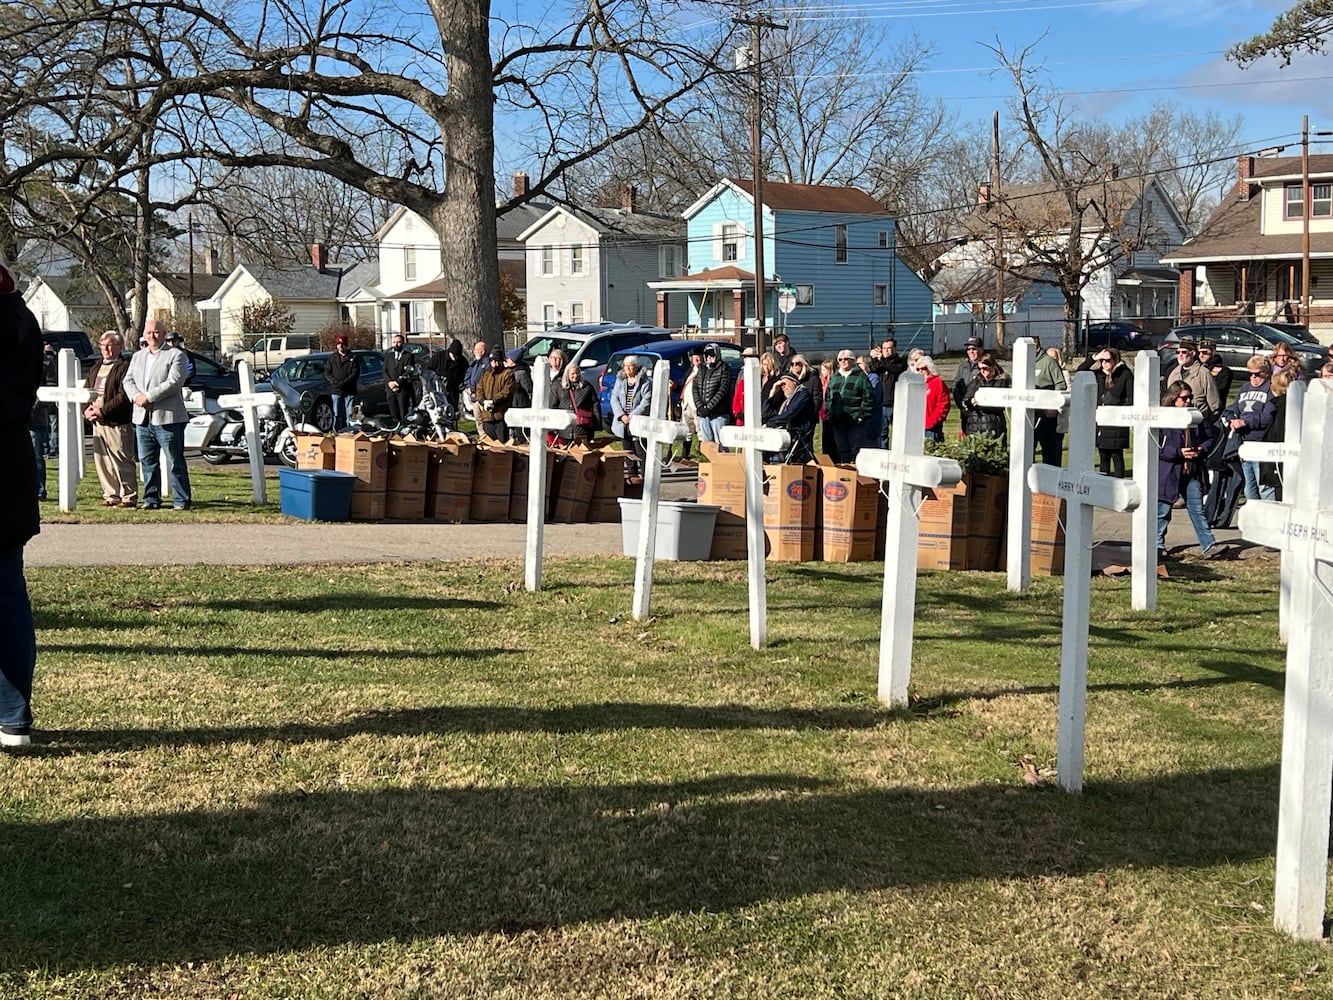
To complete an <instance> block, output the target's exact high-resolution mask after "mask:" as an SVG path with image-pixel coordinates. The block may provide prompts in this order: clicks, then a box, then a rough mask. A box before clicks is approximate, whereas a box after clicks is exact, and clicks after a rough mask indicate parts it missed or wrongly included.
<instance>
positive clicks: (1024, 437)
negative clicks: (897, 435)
mask: <svg viewBox="0 0 1333 1000" xmlns="http://www.w3.org/2000/svg"><path fill="white" fill-rule="evenodd" d="M1035 351H1036V344H1034V343H1033V341H1032V340H1031V339H1030V338H1028V337H1020V338H1019V339H1018V340H1016V341H1014V364H1013V372H1012V374H1011V376H1010V382H1011V386H1010V388H1008V389H1003V388H999V387H995V388H981V389H978V390H977V393H976V397H975V398H976V402H977V405H978V406H994V407H1004V408H1005V409H1008V410H1012V411H1013V414H1014V415H1013V419H1011V420H1010V421H1009V513H1008V518H1009V523H1008V526H1007V528H1006V531H1007V533H1008V541H1007V544H1006V548H1007V551H1008V553H1009V554H1008V557H1007V558H1008V561H1009V567H1008V569H1009V589H1010V590H1027V589H1028V587H1029V586H1030V585H1031V583H1032V563H1031V557H1030V556H1029V553H1028V550H1029V549H1030V548H1031V546H1032V490H1031V488H1030V487H1029V486H1028V480H1027V471H1028V467H1029V466H1030V465H1032V444H1033V440H1034V433H1033V421H1032V414H1033V411H1035V410H1040V411H1043V412H1044V411H1046V410H1063V409H1064V408H1065V407H1066V406H1067V405H1068V404H1069V393H1067V392H1062V391H1061V390H1059V389H1034V388H1033V383H1035V382H1036V368H1035V365H1036V355H1035Z"/></svg>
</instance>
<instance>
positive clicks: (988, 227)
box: [973, 41, 1161, 353]
mask: <svg viewBox="0 0 1333 1000" xmlns="http://www.w3.org/2000/svg"><path fill="white" fill-rule="evenodd" d="M988 47H989V48H990V49H991V51H992V52H994V53H995V56H996V59H997V61H998V63H999V70H998V72H1000V73H1002V74H1003V75H1006V76H1008V77H1009V78H1010V79H1011V80H1012V82H1013V84H1014V88H1015V90H1016V95H1015V97H1014V98H1013V101H1012V110H1013V117H1014V121H1015V124H1016V125H1017V127H1018V130H1019V132H1020V134H1021V136H1022V140H1023V143H1024V144H1025V145H1026V147H1027V149H1028V150H1029V151H1030V152H1031V154H1032V156H1033V157H1034V160H1035V163H1036V164H1037V168H1038V174H1037V180H1036V182H1035V183H1033V184H1028V185H1025V186H1023V187H1022V188H1018V189H1016V188H1015V186H1014V185H1009V186H1008V187H1007V188H1002V191H1001V197H999V198H998V199H993V200H992V202H991V203H990V204H989V206H988V208H987V211H986V212H985V213H981V214H977V215H974V217H973V225H974V226H975V234H976V236H977V238H979V239H990V240H991V241H992V242H993V241H994V239H995V237H994V235H993V229H992V227H993V226H994V225H995V223H996V222H997V221H998V223H999V225H998V228H999V230H1000V232H1001V234H1002V235H1001V237H1000V239H1001V246H1000V247H999V248H998V252H996V251H995V250H992V260H994V261H995V262H996V264H997V266H999V267H1000V268H1001V269H1002V270H1004V271H1006V272H1008V273H1011V274H1015V275H1018V276H1020V277H1023V278H1026V279H1029V280H1032V279H1035V280H1041V281H1046V282H1048V283H1050V284H1052V285H1054V286H1055V287H1056V288H1057V289H1059V291H1060V295H1061V298H1062V299H1063V305H1064V349H1065V352H1066V353H1073V350H1074V341H1075V336H1076V332H1077V329H1078V323H1079V319H1080V315H1081V312H1082V301H1083V296H1084V292H1085V290H1086V289H1087V288H1088V286H1089V284H1090V283H1091V282H1092V281H1093V280H1094V279H1095V278H1096V277H1097V275H1098V274H1099V273H1101V272H1102V271H1103V269H1106V268H1110V267H1112V266H1113V265H1115V264H1116V263H1117V262H1118V261H1119V260H1121V259H1122V258H1123V257H1124V256H1126V255H1127V254H1129V253H1132V252H1133V251H1135V250H1140V249H1143V248H1145V247H1147V246H1150V245H1152V244H1153V243H1154V242H1155V241H1158V240H1160V238H1161V234H1160V232H1159V231H1158V230H1157V227H1156V221H1155V218H1154V216H1153V215H1152V214H1151V213H1150V212H1146V211H1144V210H1143V208H1142V203H1141V195H1142V193H1143V189H1144V187H1145V186H1146V185H1147V184H1148V183H1149V182H1150V181H1151V178H1145V177H1130V178H1121V177H1120V176H1119V168H1118V166H1117V164H1118V162H1119V161H1118V157H1119V155H1120V152H1121V150H1120V148H1119V144H1118V142H1117V141H1116V135H1115V133H1114V131H1113V130H1111V129H1108V128H1106V127H1105V126H1102V125H1100V124H1095V123H1089V122H1085V121H1080V120H1078V119H1076V118H1073V117H1071V116H1070V115H1068V114H1067V113H1066V112H1065V109H1064V107H1063V104H1062V102H1061V101H1060V99H1059V98H1058V97H1056V96H1054V95H1053V94H1052V93H1051V92H1050V91H1048V90H1047V89H1045V88H1044V87H1042V86H1041V85H1040V83H1039V82H1038V80H1037V68H1034V67H1031V66H1029V64H1028V60H1029V58H1030V57H1031V55H1032V52H1033V48H1034V46H1028V47H1027V48H1025V49H1023V50H1021V51H1020V52H1018V53H1016V54H1011V53H1009V52H1007V51H1006V50H1005V49H1004V47H1003V45H1002V44H1000V43H999V42H998V41H997V42H996V44H995V45H994V46H988Z"/></svg>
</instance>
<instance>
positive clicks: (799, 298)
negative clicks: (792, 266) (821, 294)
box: [796, 285, 815, 306]
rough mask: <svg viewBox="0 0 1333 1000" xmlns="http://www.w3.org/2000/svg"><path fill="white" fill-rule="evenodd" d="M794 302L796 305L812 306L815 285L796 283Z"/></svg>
mask: <svg viewBox="0 0 1333 1000" xmlns="http://www.w3.org/2000/svg"><path fill="white" fill-rule="evenodd" d="M796 304H797V305H798V306H812V305H814V304H815V286H814V285H797V286H796Z"/></svg>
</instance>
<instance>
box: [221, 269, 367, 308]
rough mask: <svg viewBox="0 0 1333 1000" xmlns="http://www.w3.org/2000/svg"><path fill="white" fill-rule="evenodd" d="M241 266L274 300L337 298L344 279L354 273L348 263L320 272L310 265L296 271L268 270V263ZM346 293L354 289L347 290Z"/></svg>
mask: <svg viewBox="0 0 1333 1000" xmlns="http://www.w3.org/2000/svg"><path fill="white" fill-rule="evenodd" d="M242 266H243V267H244V268H245V269H246V270H247V271H248V272H250V276H251V277H252V278H254V279H255V281H257V282H259V284H261V285H263V286H264V289H265V290H266V291H267V292H268V293H269V294H270V295H272V296H273V297H274V298H276V299H313V300H333V299H336V298H338V295H339V292H340V290H341V287H342V284H343V278H344V276H346V275H350V274H352V273H353V272H354V271H355V266H354V265H351V264H328V265H326V266H325V268H324V270H322V271H316V270H315V269H314V268H313V267H310V266H309V265H307V266H305V267H297V268H278V267H269V266H268V265H267V264H245V265H242ZM348 291H349V292H350V291H355V289H352V288H349V289H348Z"/></svg>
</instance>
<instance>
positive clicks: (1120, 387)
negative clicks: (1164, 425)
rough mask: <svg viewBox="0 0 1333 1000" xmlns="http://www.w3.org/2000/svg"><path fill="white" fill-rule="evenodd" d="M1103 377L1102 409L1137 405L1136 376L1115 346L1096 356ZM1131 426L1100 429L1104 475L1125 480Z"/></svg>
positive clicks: (1099, 397)
mask: <svg viewBox="0 0 1333 1000" xmlns="http://www.w3.org/2000/svg"><path fill="white" fill-rule="evenodd" d="M1095 360H1096V362H1097V364H1098V365H1099V366H1100V367H1101V374H1100V375H1099V376H1098V379H1097V405H1098V406H1129V405H1131V404H1132V403H1133V402H1134V373H1133V372H1132V371H1130V370H1129V368H1128V367H1126V366H1125V365H1124V364H1123V363H1122V362H1121V360H1120V352H1119V351H1117V350H1116V349H1115V348H1114V347H1103V348H1102V349H1101V350H1100V351H1098V352H1097V354H1096V355H1095ZM1128 447H1129V428H1128V427H1102V426H1100V425H1098V427H1097V455H1098V457H1099V458H1100V460H1101V471H1102V475H1104V476H1107V475H1109V476H1116V477H1117V478H1119V479H1124V478H1125V449H1126V448H1128Z"/></svg>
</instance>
